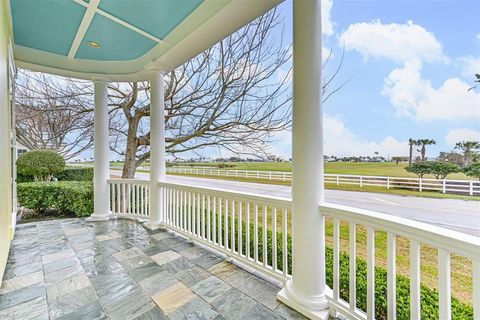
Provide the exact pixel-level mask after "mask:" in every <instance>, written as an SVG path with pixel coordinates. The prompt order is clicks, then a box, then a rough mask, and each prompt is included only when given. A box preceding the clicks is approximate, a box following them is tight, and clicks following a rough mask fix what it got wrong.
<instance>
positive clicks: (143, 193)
mask: <svg viewBox="0 0 480 320" xmlns="http://www.w3.org/2000/svg"><path fill="white" fill-rule="evenodd" d="M108 184H109V187H110V188H109V189H110V190H109V191H110V192H109V194H110V201H109V203H110V212H111V213H112V214H113V215H116V216H124V217H133V218H140V219H148V217H149V216H150V208H149V181H148V180H137V179H110V180H108Z"/></svg>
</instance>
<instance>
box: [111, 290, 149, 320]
mask: <svg viewBox="0 0 480 320" xmlns="http://www.w3.org/2000/svg"><path fill="white" fill-rule="evenodd" d="M154 306H155V305H154V304H153V302H152V300H151V299H150V298H149V297H147V296H146V295H145V293H143V292H142V290H135V291H132V292H130V293H129V294H127V295H124V296H123V297H122V298H121V299H119V300H117V301H114V302H112V303H111V304H104V305H103V307H104V310H105V312H106V313H107V315H108V316H109V317H110V319H119V320H121V319H134V318H136V317H139V316H141V315H143V314H144V313H145V312H148V311H150V310H151V309H152V308H153V307H154Z"/></svg>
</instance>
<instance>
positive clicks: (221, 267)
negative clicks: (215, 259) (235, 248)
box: [207, 261, 240, 280]
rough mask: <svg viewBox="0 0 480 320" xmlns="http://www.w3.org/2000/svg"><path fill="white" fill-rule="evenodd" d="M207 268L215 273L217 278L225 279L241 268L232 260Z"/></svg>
mask: <svg viewBox="0 0 480 320" xmlns="http://www.w3.org/2000/svg"><path fill="white" fill-rule="evenodd" d="M207 270H208V271H209V272H210V273H212V274H213V275H215V276H216V277H217V278H219V279H222V280H225V279H227V278H229V277H230V276H232V275H234V274H235V273H237V272H238V271H239V270H240V269H239V268H238V267H237V266H236V265H234V264H233V263H231V262H228V261H222V262H220V263H218V264H216V265H214V266H212V267H210V268H208V269H207Z"/></svg>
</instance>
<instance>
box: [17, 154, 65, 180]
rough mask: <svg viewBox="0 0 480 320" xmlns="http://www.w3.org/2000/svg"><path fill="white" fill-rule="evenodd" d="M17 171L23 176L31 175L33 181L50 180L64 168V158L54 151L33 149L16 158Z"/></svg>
mask: <svg viewBox="0 0 480 320" xmlns="http://www.w3.org/2000/svg"><path fill="white" fill-rule="evenodd" d="M16 164H17V171H18V173H20V174H22V175H24V176H33V178H34V180H35V181H50V180H51V178H52V176H53V175H54V174H56V173H59V172H61V171H63V170H64V169H65V160H64V159H63V157H62V156H61V155H59V154H58V153H56V152H55V151H50V150H34V151H29V152H26V153H24V154H22V155H21V156H20V157H19V158H18V159H17V162H16Z"/></svg>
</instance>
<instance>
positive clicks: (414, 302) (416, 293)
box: [410, 240, 420, 320]
mask: <svg viewBox="0 0 480 320" xmlns="http://www.w3.org/2000/svg"><path fill="white" fill-rule="evenodd" d="M410 319H411V320H420V243H419V242H418V241H416V240H410Z"/></svg>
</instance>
